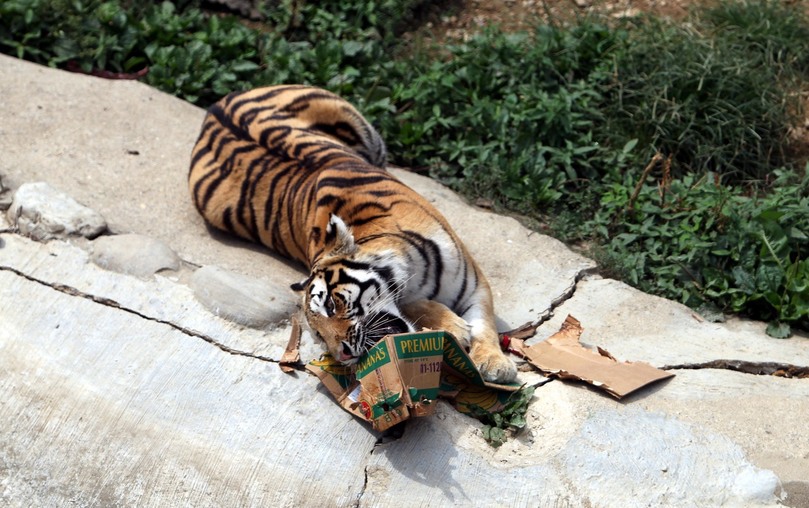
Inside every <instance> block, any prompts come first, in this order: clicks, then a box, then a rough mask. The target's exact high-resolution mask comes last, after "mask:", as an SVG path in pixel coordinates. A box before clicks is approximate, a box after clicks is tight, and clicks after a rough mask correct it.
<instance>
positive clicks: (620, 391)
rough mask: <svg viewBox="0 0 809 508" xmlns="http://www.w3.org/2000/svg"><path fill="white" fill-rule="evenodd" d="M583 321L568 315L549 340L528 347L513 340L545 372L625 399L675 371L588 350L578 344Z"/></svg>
mask: <svg viewBox="0 0 809 508" xmlns="http://www.w3.org/2000/svg"><path fill="white" fill-rule="evenodd" d="M582 331H583V330H582V327H581V323H579V321H578V320H577V319H576V318H574V317H573V316H568V317H567V319H565V322H564V323H563V324H562V327H561V329H560V330H559V331H558V332H557V333H555V334H554V335H552V336H551V337H549V338H548V339H547V340H545V341H543V342H540V343H538V344H534V345H533V346H525V345H524V344H515V343H514V342H512V346H511V347H512V348H517V349H518V350H519V351H520V352H521V353H522V354H523V355H524V356H525V359H526V360H528V362H529V363H531V365H533V366H535V367H536V368H538V369H539V370H541V371H542V372H543V373H545V374H546V375H553V376H557V377H559V378H561V379H575V380H580V381H584V382H586V383H589V384H591V385H593V386H596V387H598V388H601V389H602V390H604V391H606V392H607V393H609V394H610V395H612V396H613V397H615V398H618V399H620V398H622V397H624V396H626V395H629V394H630V393H632V392H634V391H635V390H638V389H640V388H642V387H644V386H647V385H649V384H651V383H654V382H656V381H660V380H662V379H667V378H670V377H673V376H674V374H672V373H671V372H666V371H664V370H660V369H657V368H655V367H652V366H651V365H649V364H648V363H643V362H623V363H621V362H618V361H617V360H616V359H615V358H614V357H613V356H612V355H611V354H610V353H609V352H608V351H606V350H604V349H602V348H598V352H597V353H596V352H594V351H591V350H589V349H586V348H585V347H583V346H582V345H581V343H579V337H580V336H581V334H582Z"/></svg>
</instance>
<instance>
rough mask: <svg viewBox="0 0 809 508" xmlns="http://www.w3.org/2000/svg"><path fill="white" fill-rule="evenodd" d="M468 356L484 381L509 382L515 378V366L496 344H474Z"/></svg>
mask: <svg viewBox="0 0 809 508" xmlns="http://www.w3.org/2000/svg"><path fill="white" fill-rule="evenodd" d="M475 346H477V347H475ZM470 356H471V357H472V361H473V362H475V366H477V368H478V370H479V371H480V374H481V375H482V376H483V379H484V380H486V381H489V382H492V383H511V382H512V381H514V380H516V379H517V366H516V365H514V362H513V361H511V359H510V358H509V357H507V356H506V355H505V354H504V353H503V351H501V350H500V348H499V347H497V346H491V345H489V344H485V345H484V344H475V345H474V346H473V347H472V352H471V353H470Z"/></svg>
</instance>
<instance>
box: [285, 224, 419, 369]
mask: <svg viewBox="0 0 809 508" xmlns="http://www.w3.org/2000/svg"><path fill="white" fill-rule="evenodd" d="M326 246H327V250H326V254H325V255H324V256H322V257H321V258H320V259H319V260H318V261H317V262H316V263H315V264H314V266H313V267H312V270H311V273H310V275H309V277H308V278H307V279H306V280H304V281H302V282H299V283H297V284H293V285H292V289H294V290H296V291H302V292H303V315H304V319H303V321H304V323H305V325H306V326H307V328H308V329H309V330H310V332H311V333H312V335H314V336H315V337H317V338H318V339H320V340H321V341H323V342H324V343H325V345H326V347H327V348H328V350H329V352H330V353H331V354H332V356H334V358H336V359H337V360H338V361H340V362H342V363H343V364H346V365H351V364H354V363H356V362H357V360H358V359H359V357H360V356H362V354H363V353H365V352H366V351H368V349H370V348H371V347H372V346H373V345H374V344H376V343H377V342H378V341H379V340H380V339H382V338H383V337H384V336H385V335H389V334H393V333H403V332H408V331H413V330H414V327H413V325H411V324H410V323H409V322H408V321H407V320H406V319H405V318H404V316H403V315H402V313H401V312H400V311H399V307H398V305H397V301H398V294H399V293H400V290H401V287H400V286H401V284H402V282H401V279H400V278H399V277H397V274H396V273H395V268H393V267H392V266H391V264H390V263H386V262H385V255H380V254H368V253H363V252H361V251H360V249H358V248H357V244H356V243H355V241H354V236H353V234H352V233H351V230H350V229H349V228H348V226H346V224H345V222H343V220H342V219H340V217H338V216H337V215H334V214H332V215H331V217H330V219H329V223H328V226H327V228H326Z"/></svg>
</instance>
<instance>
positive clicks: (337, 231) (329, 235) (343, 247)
mask: <svg viewBox="0 0 809 508" xmlns="http://www.w3.org/2000/svg"><path fill="white" fill-rule="evenodd" d="M326 251H327V252H328V251H331V252H330V254H331V255H332V256H350V255H351V254H354V253H355V252H357V244H355V243H354V235H353V234H352V233H351V229H350V228H349V227H348V226H347V225H346V223H345V222H343V219H341V218H340V217H338V216H337V215H335V214H331V216H330V217H329V225H328V226H326Z"/></svg>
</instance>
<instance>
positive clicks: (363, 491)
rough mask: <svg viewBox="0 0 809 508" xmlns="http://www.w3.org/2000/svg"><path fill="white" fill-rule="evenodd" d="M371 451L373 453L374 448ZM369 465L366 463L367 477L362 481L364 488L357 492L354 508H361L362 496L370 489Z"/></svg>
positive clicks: (365, 471)
mask: <svg viewBox="0 0 809 508" xmlns="http://www.w3.org/2000/svg"><path fill="white" fill-rule="evenodd" d="M374 449H376V445H374ZM371 453H373V450H371ZM368 467H369V466H368V465H367V464H366V465H365V468H364V469H363V472H364V473H365V479H364V480H363V482H362V488H361V489H360V492H359V494H357V501H356V502H355V503H354V505H353V506H354V508H359V506H360V505H361V504H362V497H363V496H364V495H365V491H366V490H367V489H368Z"/></svg>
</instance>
